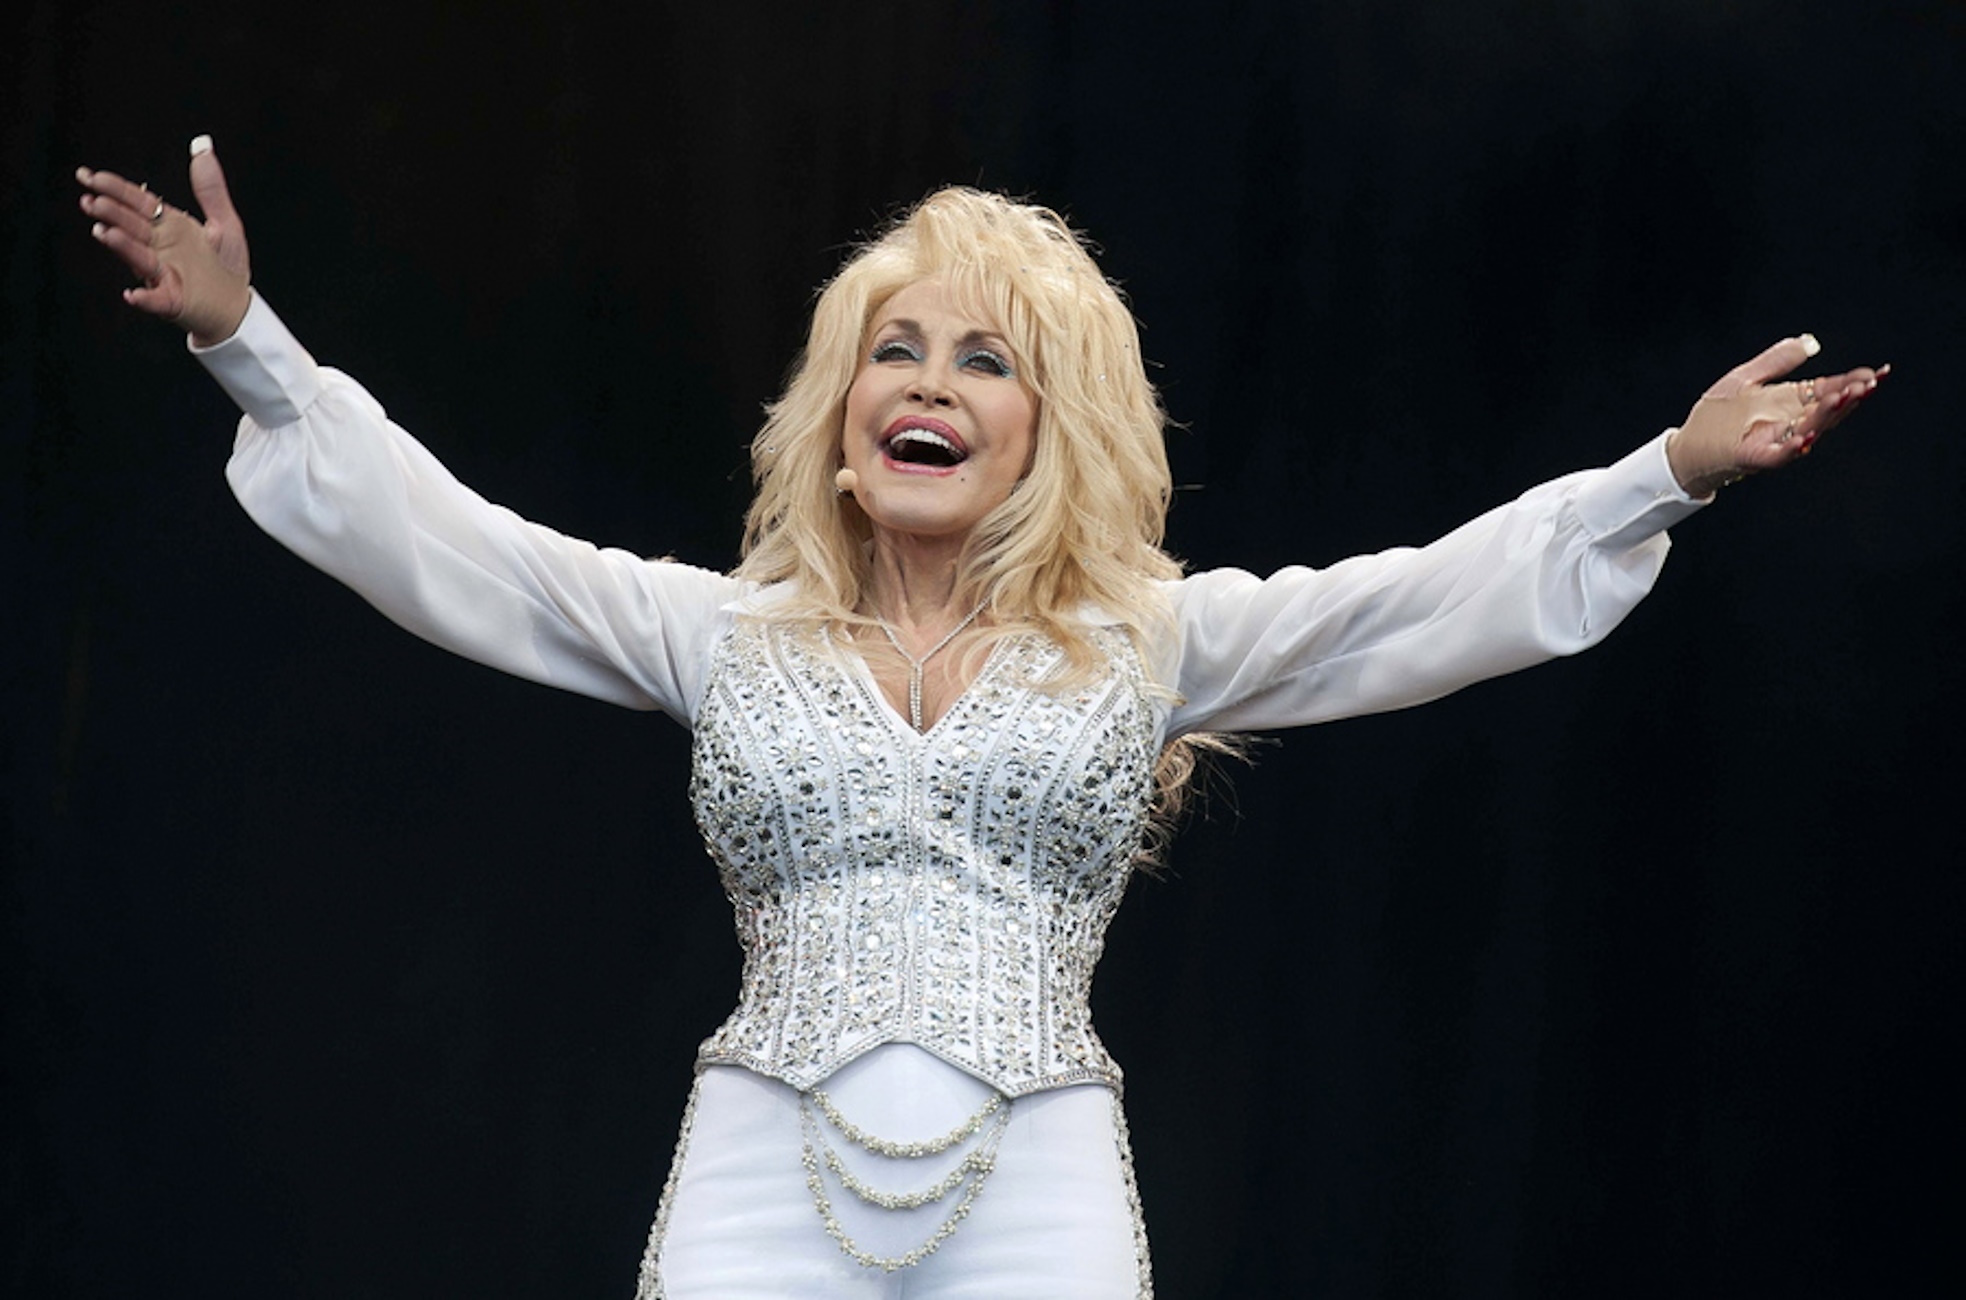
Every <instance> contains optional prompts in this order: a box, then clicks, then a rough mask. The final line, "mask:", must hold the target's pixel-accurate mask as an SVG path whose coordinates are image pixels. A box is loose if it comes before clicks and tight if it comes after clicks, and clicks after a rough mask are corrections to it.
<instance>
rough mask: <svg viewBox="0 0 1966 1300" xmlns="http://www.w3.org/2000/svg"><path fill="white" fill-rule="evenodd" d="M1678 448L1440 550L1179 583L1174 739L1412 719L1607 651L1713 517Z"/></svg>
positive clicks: (1537, 496)
mask: <svg viewBox="0 0 1966 1300" xmlns="http://www.w3.org/2000/svg"><path fill="white" fill-rule="evenodd" d="M1666 437H1667V435H1665V434H1662V435H1660V436H1659V437H1658V438H1656V439H1654V440H1653V441H1651V442H1649V443H1647V444H1645V445H1644V446H1642V447H1640V448H1639V449H1638V450H1637V451H1635V452H1633V453H1631V454H1630V455H1629V456H1626V457H1625V458H1624V459H1623V460H1621V461H1619V462H1618V463H1617V464H1615V465H1612V466H1610V467H1609V468H1606V469H1600V470H1588V471H1584V472H1582V473H1577V474H1571V475H1567V476H1565V477H1563V478H1559V479H1555V480H1553V481H1551V482H1549V483H1545V484H1543V485H1541V486H1540V487H1536V488H1532V489H1530V490H1529V491H1528V492H1525V493H1524V494H1523V495H1522V496H1520V497H1518V498H1517V499H1516V500H1515V501H1513V502H1510V503H1509V504H1507V505H1504V506H1501V507H1498V508H1497V509H1495V510H1491V511H1489V512H1488V513H1487V514H1484V515H1482V516H1481V517H1479V518H1477V519H1474V520H1472V521H1470V522H1469V523H1466V524H1463V525H1462V526H1461V527H1459V528H1457V529H1455V530H1454V531H1453V532H1451V533H1449V534H1448V535H1447V536H1445V537H1443V538H1441V539H1440V540H1439V541H1437V542H1434V543H1433V544H1432V545H1430V546H1425V547H1419V548H1397V549H1394V550H1389V551H1382V552H1380V553H1378V554H1376V555H1361V556H1356V557H1353V558H1352V559H1348V560H1344V561H1342V562H1340V563H1337V564H1334V565H1331V566H1330V567H1328V568H1324V569H1309V568H1286V569H1282V570H1279V571H1278V572H1277V573H1276V574H1275V575H1274V576H1272V577H1270V578H1268V579H1259V578H1256V577H1255V576H1253V575H1251V574H1248V573H1245V572H1242V571H1241V570H1238V569H1216V570H1212V571H1209V572H1205V573H1199V574H1195V575H1193V576H1191V577H1188V578H1186V579H1183V580H1182V581H1180V582H1177V583H1173V584H1170V594H1171V595H1172V598H1173V601H1174V605H1175V619H1176V627H1177V630H1178V639H1177V644H1178V647H1179V649H1178V658H1177V660H1176V662H1175V663H1174V664H1173V665H1172V666H1171V667H1169V666H1167V665H1163V668H1164V670H1165V671H1166V672H1167V677H1166V678H1165V679H1166V680H1171V681H1173V682H1174V683H1175V685H1176V689H1177V690H1178V691H1179V692H1180V695H1181V697H1182V702H1181V703H1180V704H1179V705H1177V706H1176V708H1175V710H1174V713H1173V716H1172V717H1171V718H1170V719H1169V724H1168V734H1169V735H1170V736H1178V735H1181V734H1183V733H1185V732H1191V731H1202V730H1216V731H1257V730H1269V729H1273V728H1279V727H1294V726H1302V725H1305V724H1307V723H1313V722H1324V721H1328V720H1330V719H1334V718H1342V717H1349V716H1352V715H1356V714H1361V713H1375V712H1382V711H1384V710H1387V709H1398V708H1405V707H1407V706H1408V705H1413V704H1421V703H1424V702H1426V701H1427V700H1432V699H1438V698H1439V697H1440V696H1442V695H1446V694H1448V693H1449V692H1451V691H1455V690H1458V689H1460V688H1461V687H1463V686H1466V685H1469V684H1470V683H1473V682H1477V681H1481V680H1483V679H1485V678H1489V677H1495V676H1499V675H1501V674H1503V673H1508V672H1513V671H1515V670H1516V669H1518V668H1525V667H1527V666H1529V665H1530V664H1535V663H1540V662H1542V661H1544V660H1546V659H1549V658H1552V657H1554V656H1557V655H1566V654H1574V653H1576V652H1577V651H1579V650H1583V649H1586V648H1588V647H1590V646H1592V645H1595V644H1596V643H1597V642H1598V641H1600V640H1602V639H1603V638H1604V636H1605V635H1606V634H1608V633H1609V632H1610V631H1611V629H1612V628H1614V627H1616V626H1617V625H1618V624H1619V622H1621V621H1622V620H1623V619H1624V617H1625V616H1626V615H1627V614H1629V613H1630V612H1631V610H1632V608H1633V607H1634V606H1635V605H1637V604H1638V602H1639V601H1640V600H1641V599H1643V598H1644V596H1645V595H1646V593H1647V592H1649V591H1650V590H1651V589H1652V583H1653V581H1654V580H1655V579H1656V578H1657V577H1658V573H1659V569H1660V566H1661V565H1663V564H1664V563H1665V557H1666V550H1667V545H1668V543H1667V539H1666V536H1665V531H1664V530H1665V529H1666V528H1667V527H1668V526H1669V525H1671V524H1673V523H1675V522H1677V521H1678V520H1680V519H1683V518H1685V517H1686V516H1687V515H1689V514H1691V513H1692V512H1693V511H1695V510H1697V509H1699V508H1700V506H1701V505H1702V504H1703V502H1701V501H1697V500H1695V499H1693V498H1691V497H1688V496H1687V495H1686V493H1685V492H1684V491H1682V490H1681V489H1680V487H1679V485H1678V483H1677V482H1676V481H1675V480H1674V478H1673V475H1672V470H1671V468H1670V466H1669V465H1668V464H1667V462H1666V452H1665V440H1666Z"/></svg>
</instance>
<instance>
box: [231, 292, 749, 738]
mask: <svg viewBox="0 0 1966 1300" xmlns="http://www.w3.org/2000/svg"><path fill="white" fill-rule="evenodd" d="M193 352H194V353H196V354H197V356H198V359H199V360H200V361H201V362H203V364H204V365H205V367H206V369H208V370H209V371H210V372H211V373H212V375H213V377H214V378H216V379H217V380H218V381H219V383H220V385H221V386H223V387H224V388H225V390H226V392H227V393H228V394H230V395H231V397H232V398H233V400H234V401H236V402H237V403H238V404H239V407H240V409H241V410H242V411H244V412H245V415H244V418H243V419H241V420H240V422H239V433H238V438H237V441H236V442H235V444H234V447H233V453H232V460H231V463H230V464H229V465H228V466H227V467H226V477H227V478H228V479H229V480H230V482H231V485H232V490H233V492H234V493H235V494H236V495H237V496H238V498H239V501H240V503H241V504H242V505H243V506H245V508H246V512H247V513H248V514H249V515H251V516H252V518H253V520H254V521H255V522H256V523H258V524H259V525H260V527H262V528H264V529H265V530H266V531H267V532H268V533H270V534H272V535H273V536H274V537H275V538H276V539H278V540H279V541H280V542H281V543H282V544H284V545H285V546H287V547H288V548H289V549H291V550H292V551H294V552H295V553H296V554H297V555H299V556H300V557H301V558H302V559H304V560H306V561H307V562H308V563H309V564H312V565H314V566H315V567H317V568H319V569H321V570H323V571H324V572H326V573H328V574H329V575H331V576H333V577H335V578H337V579H339V580H340V581H342V582H344V583H346V584H347V585H348V586H349V587H351V588H353V589H354V590H355V591H356V592H357V593H358V594H359V595H361V596H362V597H363V598H364V599H366V600H367V601H368V602H369V603H370V604H372V605H374V606H375V607H376V608H377V609H379V610H381V611H382V612H383V613H384V614H386V615H388V616H389V617H390V618H391V619H393V620H394V621H395V622H397V623H399V624H401V625H402V626H403V627H405V628H407V629H409V630H410V631H411V632H414V633H416V634H417V635H418V636H420V637H423V638H424V639H425V640H428V641H431V642H434V643H435V644H437V645H440V646H443V647H444V648H445V649H448V650H452V651H455V652H456V653H458V654H461V655H464V656H465V657H466V658H469V659H474V660H476V661H478V662H479V663H483V664H488V665H490V666H491V667H493V668H498V669H502V670H503V671H505V672H509V673H513V674H515V675H517V676H520V677H524V678H527V679H529V680H532V681H536V682H542V683H545V684H546V685H549V686H558V687H563V688H565V689H567V690H572V691H578V692H580V693H581V694H583V695H591V696H594V697H595V698H597V699H602V700H607V701H610V702H612V703H615V704H622V705H626V706H628V707H630V708H642V709H661V710H663V711H664V712H666V713H668V714H669V715H670V716H672V717H674V718H676V719H677V720H679V721H682V722H685V723H687V722H688V721H689V720H690V718H691V717H692V716H693V715H694V713H695V706H696V702H697V698H698V695H699V693H700V691H701V687H702V675H703V670H704V665H705V661H706V660H707V658H708V652H709V645H710V642H711V640H712V638H713V637H714V636H715V634H716V631H717V629H718V626H719V620H720V619H722V618H726V617H727V615H724V614H722V613H721V612H720V611H721V610H722V609H723V607H724V606H725V604H726V603H727V602H729V601H731V600H732V599H733V598H735V597H736V596H738V595H739V591H740V589H739V584H738V583H737V582H736V581H735V580H734V579H731V578H728V577H725V576H723V575H721V574H716V573H712V572H709V571H707V570H703V569H696V568H692V567H690V566H687V565H682V564H675V563H671V562H667V561H655V560H644V559H642V558H640V557H638V556H635V555H631V554H629V553H628V552H626V551H619V550H604V549H601V548H599V547H595V546H592V545H590V544H588V543H586V542H582V541H578V540H576V539H574V538H570V537H565V536H562V535H561V534H559V533H556V532H554V531H553V530H552V529H550V528H545V527H542V526H540V525H538V524H534V523H528V522H527V521H525V520H524V519H521V518H520V517H519V516H518V515H516V514H514V513H512V512H511V511H510V510H507V509H505V508H503V507H501V506H496V505H493V504H491V503H490V502H488V501H486V500H485V499H484V498H483V497H480V496H479V495H478V494H477V493H475V492H473V491H471V490H470V489H469V488H467V487H465V486H464V485H463V484H462V483H460V482H458V481H457V479H455V478H454V477H452V475H451V474H450V472H449V471H448V470H446V469H445V468H444V467H443V465H441V464H440V463H438V461H437V458H436V457H434V456H432V455H431V454H430V452H429V451H427V450H425V448H424V447H423V446H422V445H421V444H419V443H418V442H417V441H416V440H415V439H414V438H412V437H410V435H409V434H407V433H405V432H404V431H403V430H402V429H400V428H398V427H397V426H396V425H394V424H393V423H391V422H390V420H389V418H388V416H387V415H386V414H385V413H384V411H383V409H382V407H381V405H380V404H379V403H378V402H377V401H376V400H375V398H373V397H372V396H370V395H369V393H368V392H367V391H366V390H365V389H363V388H362V386H361V385H359V384H357V383H356V382H355V381H354V380H352V379H350V378H348V377H347V376H346V375H343V374H340V373H338V372H337V371H334V370H331V369H327V368H325V367H321V366H317V365H316V364H315V362H314V359H313V358H312V357H311V356H309V355H308V354H307V351H306V349H304V348H302V347H301V346H300V344H299V342H298V341H296V340H295V339H294V337H293V335H292V334H290V333H289V332H288V331H287V328H286V326H285V325H284V324H283V323H282V322H281V321H280V319H279V317H278V316H276V315H275V314H274V313H273V310H272V308H271V307H269V306H268V305H267V304H266V303H265V301H264V300H262V299H260V298H259V297H258V296H257V295H255V296H254V300H253V304H252V306H251V308H250V309H249V310H248V311H247V313H246V318H245V320H244V321H243V322H242V323H241V324H240V327H239V329H238V331H237V332H236V333H235V334H234V335H233V336H232V338H230V339H228V340H226V341H225V342H223V343H220V344H218V345H216V346H214V347H211V348H205V349H198V348H194V349H193Z"/></svg>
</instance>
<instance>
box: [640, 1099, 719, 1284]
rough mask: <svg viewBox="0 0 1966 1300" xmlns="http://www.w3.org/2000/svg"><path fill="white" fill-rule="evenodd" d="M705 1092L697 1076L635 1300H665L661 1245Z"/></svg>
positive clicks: (685, 1110)
mask: <svg viewBox="0 0 1966 1300" xmlns="http://www.w3.org/2000/svg"><path fill="white" fill-rule="evenodd" d="M702 1091H703V1076H702V1075H701V1074H698V1075H697V1076H696V1078H695V1080H694V1081H692V1082H691V1084H690V1088H689V1100H688V1101H687V1102H685V1103H684V1105H683V1125H682V1131H681V1132H679V1133H678V1134H677V1135H676V1154H675V1156H674V1157H673V1158H671V1160H670V1161H669V1177H668V1180H667V1181H665V1182H664V1183H663V1184H662V1199H661V1200H660V1201H659V1202H657V1204H656V1208H655V1222H654V1223H653V1224H651V1225H649V1241H648V1247H647V1249H645V1250H644V1251H643V1252H642V1267H641V1271H640V1272H639V1273H638V1274H637V1275H636V1280H635V1300H663V1295H662V1246H663V1243H664V1242H665V1241H666V1240H667V1239H668V1236H669V1209H670V1207H671V1206H672V1205H673V1204H675V1200H676V1184H677V1183H678V1182H680V1181H681V1179H682V1176H683V1162H684V1161H685V1160H687V1159H688V1158H689V1138H690V1131H691V1130H692V1129H694V1128H695V1127H696V1099H697V1097H698V1095H700V1094H701V1093H702Z"/></svg>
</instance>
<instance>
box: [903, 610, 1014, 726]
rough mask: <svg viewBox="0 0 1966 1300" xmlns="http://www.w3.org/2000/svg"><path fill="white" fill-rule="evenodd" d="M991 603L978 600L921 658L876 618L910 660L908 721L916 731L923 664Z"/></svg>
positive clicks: (920, 709) (919, 713) (940, 651)
mask: <svg viewBox="0 0 1966 1300" xmlns="http://www.w3.org/2000/svg"><path fill="white" fill-rule="evenodd" d="M989 603H990V602H989V601H987V600H982V601H978V602H977V604H976V608H975V609H972V610H970V611H969V613H968V614H965V615H964V616H963V621H962V622H960V623H958V624H956V625H955V626H954V627H952V628H950V629H949V635H947V636H945V637H943V638H942V639H941V640H940V641H937V642H936V643H935V644H934V645H933V646H930V647H929V651H928V653H927V654H925V655H923V656H922V657H921V658H919V659H917V658H915V656H913V655H911V654H909V653H908V652H907V650H906V649H904V648H903V647H902V645H901V638H900V637H898V636H896V635H894V629H893V628H891V627H889V626H888V625H887V620H886V619H884V618H877V619H875V620H874V621H875V622H876V623H879V624H880V625H881V631H883V632H885V633H887V640H888V644H889V645H891V646H893V647H894V650H895V653H896V654H898V655H900V656H901V657H902V658H903V659H906V660H907V661H908V721H909V722H910V723H912V724H913V725H914V728H915V730H916V731H920V730H921V729H922V668H923V666H924V665H926V664H927V663H928V661H929V660H931V659H933V658H935V656H936V655H938V654H940V653H942V647H943V646H946V645H948V644H949V643H950V642H951V641H953V640H955V639H956V637H957V635H958V634H959V633H961V631H962V630H963V629H964V628H966V627H968V626H969V625H970V624H971V623H974V622H975V621H976V616H977V615H978V614H981V613H982V612H983V606H985V605H987V604H989Z"/></svg>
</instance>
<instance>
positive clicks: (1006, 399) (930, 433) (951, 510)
mask: <svg viewBox="0 0 1966 1300" xmlns="http://www.w3.org/2000/svg"><path fill="white" fill-rule="evenodd" d="M1037 423H1038V400H1037V397H1036V395H1035V394H1033V393H1032V392H1031V390H1030V389H1028V388H1026V387H1025V386H1024V382H1023V380H1022V378H1021V377H1020V376H1019V375H1018V374H1017V370H1016V363H1015V362H1014V361H1013V360H1012V358H1011V354H1010V346H1009V343H1008V341H1007V340H1006V339H1005V338H1004V337H1003V335H1002V334H1001V333H999V332H998V330H997V328H996V327H995V326H994V325H992V324H991V323H990V322H988V321H985V320H980V319H978V318H977V317H975V316H973V315H971V314H969V313H968V312H966V311H965V310H964V309H963V308H962V307H961V306H960V305H959V304H958V303H957V301H956V300H955V298H954V296H953V295H951V294H950V293H949V291H948V289H947V288H946V287H945V286H944V285H942V284H941V283H940V282H939V281H936V280H922V281H919V282H917V283H915V284H912V285H909V286H908V287H907V288H906V289H903V290H901V291H900V292H899V293H897V294H895V295H894V296H893V297H892V298H890V299H888V301H887V304H886V305H885V306H884V307H882V308H881V309H880V310H879V311H878V312H876V313H875V315H874V319H873V323H872V328H871V329H870V330H869V332H868V335H867V342H866V345H865V354H864V359H863V360H862V362H861V366H860V372H859V373H858V374H857V375H855V376H854V380H853V386H852V387H851V388H849V389H848V390H847V395H846V427H845V429H844V431H843V433H842V436H841V452H842V454H843V456H844V457H845V460H846V465H847V467H848V468H849V469H851V470H853V472H854V473H855V475H857V476H858V480H859V481H858V482H857V483H856V484H855V486H854V490H853V493H854V496H855V497H856V498H857V499H858V500H859V502H860V508H861V509H862V510H863V511H865V512H866V514H867V517H868V518H869V519H870V520H872V521H873V524H874V527H875V529H876V531H880V530H887V531H889V532H894V533H905V534H909V535H911V536H914V537H918V538H931V537H932V538H943V539H956V540H959V539H961V538H962V537H964V536H966V535H967V534H968V532H969V531H970V530H971V529H973V528H975V527H976V525H977V523H978V522H979V521H981V520H982V519H983V517H984V516H985V515H987V514H989V513H990V512H991V511H992V510H994V509H996V508H997V507H998V506H1000V505H1002V504H1003V502H1004V499H1005V498H1007V497H1008V496H1009V495H1010V493H1011V489H1013V488H1014V487H1016V485H1017V482H1018V480H1019V479H1021V478H1023V477H1024V475H1025V473H1026V472H1027V471H1028V470H1029V468H1030V465H1031V452H1032V447H1033V445H1034V443H1035V440H1036V437H1037Z"/></svg>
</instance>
